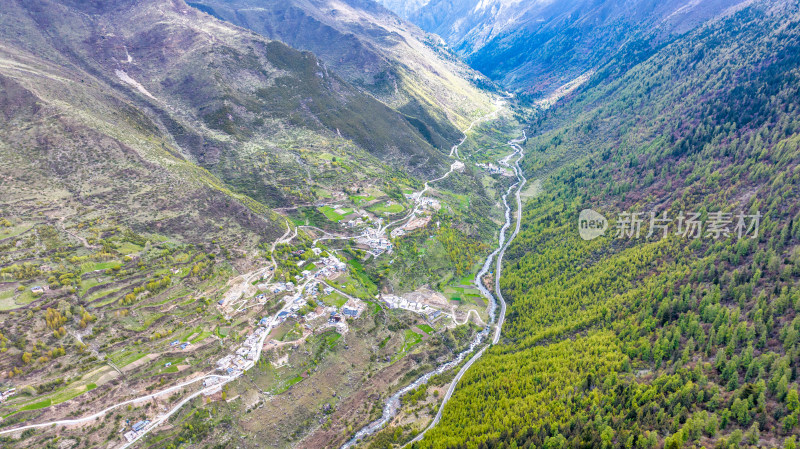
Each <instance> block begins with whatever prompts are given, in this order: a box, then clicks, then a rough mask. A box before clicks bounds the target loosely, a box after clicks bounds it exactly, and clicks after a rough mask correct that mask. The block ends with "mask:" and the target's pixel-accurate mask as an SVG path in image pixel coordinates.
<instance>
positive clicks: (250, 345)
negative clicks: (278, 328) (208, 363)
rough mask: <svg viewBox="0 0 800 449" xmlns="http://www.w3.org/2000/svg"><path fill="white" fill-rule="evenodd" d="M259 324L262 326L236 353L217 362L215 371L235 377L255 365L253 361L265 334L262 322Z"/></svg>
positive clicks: (265, 330)
mask: <svg viewBox="0 0 800 449" xmlns="http://www.w3.org/2000/svg"><path fill="white" fill-rule="evenodd" d="M260 324H262V326H259V327H258V328H257V329H256V330H255V332H253V333H252V334H250V335H249V336H248V337H247V339H246V340H245V341H244V344H242V346H241V347H239V349H237V350H236V352H234V353H233V354H228V355H226V356H225V357H223V358H221V359H219V360H217V370H219V371H223V372H224V373H225V374H227V375H236V374H240V373H242V372H244V371H247V370H248V369H250V368H252V367H253V366H254V365H255V360H256V358H257V357H258V354H259V348H258V345H259V343H260V342H261V337H262V336H263V335H264V333H265V332H267V328H266V327H264V320H262V322H261V323H260Z"/></svg>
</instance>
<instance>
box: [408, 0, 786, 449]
mask: <svg viewBox="0 0 800 449" xmlns="http://www.w3.org/2000/svg"><path fill="white" fill-rule="evenodd" d="M799 108H800V14H799V13H798V8H797V5H796V4H794V5H790V6H782V7H773V5H770V4H756V5H754V6H751V7H748V8H744V9H742V10H740V11H738V12H736V13H735V14H732V15H730V16H728V17H726V18H724V19H721V20H719V21H717V22H715V23H712V24H710V25H708V26H706V27H702V28H700V29H698V30H695V31H693V32H691V33H689V34H687V35H685V36H682V37H680V38H677V39H674V40H672V41H670V42H666V43H664V44H663V45H660V46H658V47H651V46H648V45H647V43H646V42H643V41H635V40H634V41H632V42H629V43H628V44H627V45H626V46H625V47H624V48H623V49H622V50H621V51H620V52H619V53H618V54H617V55H616V56H615V58H614V61H613V62H612V63H610V64H608V65H607V66H605V67H603V68H601V69H600V70H598V71H597V72H596V73H595V74H594V76H593V77H592V78H591V79H590V81H589V82H588V83H587V85H586V86H584V87H582V88H581V89H579V90H578V91H577V92H576V93H575V94H574V95H573V96H571V97H570V98H568V99H566V100H564V101H562V104H560V105H559V107H556V108H554V109H553V110H552V112H550V113H545V114H544V115H542V116H540V117H539V118H538V119H537V121H536V123H535V124H534V125H533V129H532V131H531V132H530V135H532V136H535V137H533V138H531V139H530V140H528V142H527V144H526V150H527V153H528V154H527V156H526V158H525V159H524V164H525V165H524V168H525V169H526V170H527V171H528V172H529V173H530V176H529V177H530V178H531V179H539V180H541V182H542V193H541V194H540V195H539V196H538V197H536V198H534V199H531V200H529V201H528V202H527V203H526V204H525V206H524V210H523V220H522V231H521V233H520V236H519V237H518V238H517V239H516V240H515V242H514V243H513V244H512V245H511V247H510V248H509V251H508V254H507V255H506V261H505V271H504V275H503V277H502V278H501V283H500V284H501V288H502V290H503V293H504V295H505V297H506V298H507V299H509V300H510V302H511V304H510V306H509V316H508V321H507V322H506V327H505V330H504V340H502V341H501V343H500V344H499V345H496V346H494V347H492V348H491V349H490V350H489V351H488V354H487V355H486V356H484V358H483V359H482V360H480V361H479V362H478V363H476V364H475V365H474V366H473V368H472V369H471V370H470V371H469V372H468V373H467V374H466V375H465V376H464V379H463V380H462V384H461V385H460V387H459V388H458V389H457V390H456V393H455V395H454V397H453V400H452V401H451V402H450V403H448V404H447V406H446V407H445V411H444V415H443V418H442V422H441V424H440V425H439V426H438V427H436V428H434V429H433V430H431V432H429V434H428V437H426V438H425V439H424V440H423V441H422V442H421V443H417V445H416V447H424V448H427V447H436V448H456V447H477V448H501V447H502V448H533V447H538V448H541V447H543V448H565V447H571V448H590V447H592V448H594V447H620V448H623V447H624V448H655V447H665V448H679V447H707V448H710V447H718V448H728V447H748V446H752V447H755V446H756V445H758V446H759V447H785V448H794V447H796V444H797V443H796V440H797V435H798V430H799V429H800V427H798V418H799V417H800V400H799V399H798V382H799V379H798V374H800V373H798V370H797V368H798V363H797V362H798V357H800V344H799V343H800V340H799V338H798V337H800V316H798V312H800V285H798V276H800V250H799V249H798V248H800V246H798V245H800V171H798V162H800V134H798V131H800V118H798V112H800V109H799ZM586 208H590V209H593V210H596V211H598V212H600V213H602V214H603V215H604V216H605V217H606V218H608V219H609V221H610V222H611V223H610V225H609V228H608V230H607V231H606V233H605V235H604V236H603V237H600V238H598V239H596V240H591V241H584V240H582V239H581V238H580V237H579V235H578V213H579V212H580V211H581V210H583V209H586ZM651 211H654V212H656V213H657V217H660V216H661V214H662V213H663V212H667V213H668V215H669V216H670V217H671V218H673V219H675V218H677V217H678V215H679V214H680V213H681V212H684V213H685V214H686V215H689V213H699V214H700V216H699V219H700V220H702V221H703V223H704V226H703V228H701V231H700V235H699V237H697V238H693V237H692V236H691V235H690V236H688V237H687V236H684V235H680V234H678V235H676V231H678V223H677V220H675V221H673V222H672V228H670V230H669V232H668V235H667V237H666V238H660V237H661V231H660V230H657V231H656V233H655V236H651V237H650V238H646V235H647V233H648V227H649V225H650V217H649V212H651ZM720 212H721V213H723V215H721V216H722V217H724V218H728V217H730V220H731V223H730V224H729V225H728V226H727V227H728V228H729V230H730V231H731V233H730V235H728V236H727V237H725V236H724V235H720V236H719V238H716V239H715V238H714V235H713V230H712V231H709V230H710V229H712V228H711V226H713V223H712V222H713V221H714V218H715V217H716V218H719V217H720V215H715V214H719V213H720ZM625 213H628V214H633V213H640V214H642V215H641V216H640V217H641V218H642V224H641V234H640V237H639V238H636V237H635V235H633V236H627V235H625V234H623V235H622V236H621V238H618V237H617V236H616V235H615V234H616V232H617V229H619V227H620V226H621V225H620V223H621V222H623V221H622V218H620V217H624V216H625V215H620V214H625ZM725 214H730V215H725ZM756 214H760V215H761V217H760V223H759V230H758V235H757V237H752V236H750V237H748V236H747V235H743V236H742V237H741V238H740V237H739V235H738V233H737V232H733V231H734V229H735V227H736V225H737V218H736V217H737V216H738V215H746V216H755V215H756ZM623 223H624V222H623ZM709 233H711V235H709ZM745 234H746V233H745Z"/></svg>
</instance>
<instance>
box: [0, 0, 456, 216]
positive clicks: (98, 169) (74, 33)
mask: <svg viewBox="0 0 800 449" xmlns="http://www.w3.org/2000/svg"><path fill="white" fill-rule="evenodd" d="M0 17H1V19H0V20H2V26H3V27H4V29H5V30H7V32H6V33H4V35H3V38H2V46H3V52H4V57H3V62H4V63H3V65H2V66H0V73H2V76H3V78H4V85H5V86H6V87H5V89H4V95H3V103H4V104H5V105H6V107H5V109H6V110H7V112H6V115H7V117H8V118H9V120H7V121H5V122H4V125H3V128H4V134H5V136H4V137H5V139H4V142H6V143H7V144H9V146H10V147H11V148H10V149H11V152H4V157H11V155H12V154H16V153H15V152H19V154H18V157H15V159H14V161H13V163H9V164H4V165H3V169H4V170H5V171H6V172H7V175H6V176H7V177H10V178H14V179H16V178H15V177H18V176H23V177H24V176H30V177H31V178H32V179H34V180H36V181H35V182H43V183H44V182H46V183H51V184H54V185H61V186H62V188H69V189H76V188H77V187H76V183H78V182H83V183H85V188H83V189H78V190H81V191H85V192H88V191H90V190H93V189H98V188H99V187H98V186H101V185H107V186H108V187H109V188H110V187H111V185H113V186H114V191H115V192H117V195H118V196H119V198H125V197H124V196H122V192H128V193H129V194H130V195H133V196H136V195H137V194H138V193H139V192H138V188H139V187H138V185H139V184H140V185H141V186H153V187H155V186H156V185H158V184H157V183H155V182H151V181H148V180H146V178H148V177H157V178H159V179H164V178H174V179H175V181H174V182H175V183H177V182H179V181H180V182H183V183H189V184H192V185H207V186H208V185H210V187H208V188H211V189H212V190H213V191H215V192H226V193H224V195H228V196H230V195H233V196H239V195H248V196H249V197H250V199H247V198H241V199H240V200H236V201H234V202H235V203H252V200H255V201H256V202H259V203H260V204H262V205H265V206H272V207H275V206H285V205H287V204H292V203H293V202H296V201H299V200H308V199H312V200H313V197H314V193H313V191H312V187H313V186H314V185H315V183H301V185H296V186H295V187H293V188H290V189H288V190H287V189H283V187H284V186H285V184H287V182H282V181H289V180H291V179H294V180H295V181H299V180H301V179H304V178H306V177H307V172H308V170H306V168H307V167H303V165H304V164H306V163H305V162H298V161H297V158H296V157H295V156H293V155H292V154H291V152H290V150H291V149H293V148H296V147H298V146H300V147H303V146H305V147H314V146H318V147H329V148H339V150H338V151H339V152H341V153H342V154H341V156H342V157H343V158H344V159H343V160H352V161H358V162H359V163H360V164H362V165H364V166H365V167H374V168H375V170H377V172H384V171H385V169H386V168H385V167H394V168H396V169H399V170H409V171H411V172H413V173H416V174H420V175H422V174H425V175H427V174H431V173H436V172H438V171H440V170H443V169H444V167H446V165H445V163H444V156H443V154H442V152H441V151H440V150H438V149H436V148H435V147H434V146H433V145H432V144H431V143H430V142H429V141H428V138H429V136H426V135H424V133H423V132H421V131H420V130H419V129H418V128H417V127H416V126H415V123H414V122H413V121H410V120H409V119H408V118H407V117H405V116H403V115H402V114H400V113H398V112H396V111H394V110H392V109H391V108H389V107H387V106H385V105H384V104H382V103H380V102H378V101H376V100H375V99H374V98H372V97H371V96H369V95H366V94H364V93H362V92H361V91H360V90H359V89H356V88H354V87H353V86H352V85H350V84H349V83H347V82H346V81H344V80H342V79H341V78H339V77H338V76H336V75H335V74H332V73H330V72H329V71H327V70H326V69H325V67H324V65H322V64H320V63H319V61H317V59H316V58H315V57H314V56H313V55H311V54H309V53H302V52H299V51H297V50H294V49H292V48H289V47H287V46H286V45H285V44H283V43H280V42H275V41H270V40H267V39H265V38H262V37H260V36H258V35H256V34H253V33H248V32H246V31H243V30H241V29H239V28H236V27H234V26H232V25H230V24H227V23H224V22H221V21H219V20H217V19H214V18H212V17H209V16H208V15H206V14H203V13H201V12H199V11H197V10H195V9H193V8H190V7H188V6H187V5H186V4H185V3H183V2H181V1H174V2H173V1H162V0H150V1H147V2H131V1H123V0H120V1H115V2H104V3H102V4H96V3H84V2H76V3H73V2H54V1H37V2H14V3H11V4H9V5H7V7H6V8H4V11H3V13H2V16H0ZM43 80H52V82H50V81H48V82H42V81H43ZM14 119H16V120H17V121H16V122H15V121H14ZM27 123H33V124H34V125H29V124H28V125H25V124H27ZM83 134H86V135H83ZM81 140H83V141H88V140H92V141H94V142H98V141H102V142H104V143H105V144H106V145H107V146H122V147H125V149H124V151H123V153H114V152H111V151H110V150H107V151H102V150H100V149H99V148H101V147H102V146H100V145H98V146H95V145H88V144H83V145H79V144H77V143H74V145H75V146H76V147H77V149H78V151H77V152H75V151H70V150H68V145H70V143H69V142H76V141H78V142H80V141H81ZM11 142H14V143H15V144H14V145H10V143H11ZM33 142H37V144H33ZM26 143H27V146H28V147H30V146H36V145H38V148H37V149H36V151H30V148H26V146H25V145H26ZM120 151H122V150H120ZM333 152H334V153H336V151H333ZM78 153H92V154H86V155H85V156H84V157H78V156H77V154H78ZM122 154H125V155H126V156H125V157H126V158H128V159H129V160H130V161H133V160H136V163H137V164H144V165H151V167H152V168H151V169H149V170H148V169H144V168H141V167H140V169H141V170H142V171H143V173H144V175H145V177H146V178H145V179H140V178H139V177H138V176H134V175H133V173H131V176H120V175H119V171H120V170H122V168H123V166H124V165H123V164H120V163H118V161H116V160H115V158H116V157H117V156H118V155H122ZM101 156H103V157H101ZM59 157H60V158H66V159H64V160H62V161H59V160H58V159H59ZM82 162H83V163H82ZM132 163H133V162H132ZM93 164H97V165H96V166H95V165H93ZM48 167H50V170H51V171H48V169H47V168H48ZM316 169H317V170H326V168H325V167H317V168H316ZM160 170H165V171H166V172H168V175H167V174H164V175H160V176H157V175H155V173H157V172H158V171H160ZM368 172H369V171H368ZM33 173H36V175H35V176H34V175H33ZM26 174H27V175H26ZM101 177H107V179H108V180H113V182H110V181H107V182H105V183H103V182H100V181H99V178H101ZM333 178H334V179H335V176H334V177H333ZM128 183H131V184H137V186H134V185H128ZM198 183H199V184H198ZM14 184H18V183H16V182H15V183H14ZM289 184H291V182H289ZM67 185H69V187H67ZM320 187H324V186H320ZM15 188H16V185H15ZM33 190H41V189H39V188H34V189H33ZM215 195H216V194H215ZM120 201H122V200H120ZM125 201H130V200H129V199H125ZM178 203H180V204H188V203H186V202H184V201H178ZM253 207H254V206H253ZM253 207H250V209H252V208H253ZM134 209H136V208H134ZM157 209H158V210H165V209H167V208H166V207H163V208H157ZM257 209H258V208H257ZM258 210H261V211H262V213H263V207H261V208H260V209H258ZM137 212H138V209H137ZM179 215H180V214H179ZM132 216H138V214H133V215H132Z"/></svg>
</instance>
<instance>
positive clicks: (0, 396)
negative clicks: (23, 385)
mask: <svg viewBox="0 0 800 449" xmlns="http://www.w3.org/2000/svg"><path fill="white" fill-rule="evenodd" d="M16 393H17V389H16V388H9V389H8V390H6V391H4V392H2V393H0V404H2V403H3V402H5V401H7V400H8V398H10V397H11V396H14V395H15V394H16Z"/></svg>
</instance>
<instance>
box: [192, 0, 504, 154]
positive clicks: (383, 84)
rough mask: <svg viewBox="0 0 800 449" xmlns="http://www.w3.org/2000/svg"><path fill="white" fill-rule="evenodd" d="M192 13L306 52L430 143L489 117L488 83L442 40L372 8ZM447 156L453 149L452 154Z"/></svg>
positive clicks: (327, 1) (351, 1) (227, 8)
mask: <svg viewBox="0 0 800 449" xmlns="http://www.w3.org/2000/svg"><path fill="white" fill-rule="evenodd" d="M190 4H191V5H193V6H195V7H197V8H199V9H200V10H202V11H206V12H208V13H209V14H212V15H214V16H216V17H221V18H223V19H225V20H227V21H230V22H231V23H234V24H236V25H239V26H242V27H245V28H248V29H251V30H253V31H255V32H257V33H259V34H262V35H264V36H266V37H268V38H270V39H277V40H281V41H283V42H286V43H287V44H289V45H290V46H292V47H294V48H298V49H302V50H309V51H311V52H313V53H314V54H315V55H317V56H318V57H319V58H320V59H321V60H322V61H324V62H325V64H326V66H327V67H329V68H330V69H331V70H333V71H334V72H336V73H337V74H338V75H340V76H341V77H342V78H343V79H345V80H347V81H349V82H350V83H352V84H353V85H355V86H359V87H361V88H362V89H364V90H365V91H366V92H368V93H370V94H371V95H373V96H374V97H375V98H377V99H379V100H380V101H382V102H384V103H385V104H387V105H388V106H390V107H392V108H394V109H396V110H397V111H399V112H401V113H402V114H404V115H406V116H408V117H409V118H410V120H411V121H413V123H414V124H415V126H417V127H418V128H419V129H420V130H421V132H422V133H423V134H424V135H426V136H427V137H428V139H429V141H430V142H431V143H433V144H434V145H436V146H437V147H447V146H448V145H451V144H452V142H453V141H454V140H458V139H459V138H460V132H459V131H458V129H460V128H464V127H466V126H467V124H468V123H469V122H470V121H472V119H474V118H476V117H478V116H480V115H481V114H483V113H486V112H488V111H490V110H491V108H492V106H491V104H490V102H489V99H488V97H487V96H486V95H485V93H483V92H481V91H480V90H479V89H478V88H476V85H481V86H488V83H487V81H486V79H485V78H484V77H483V76H482V75H480V74H479V73H477V72H475V71H474V70H472V69H470V68H469V67H467V66H466V65H464V64H463V63H462V62H460V60H458V59H457V58H456V57H455V56H454V55H453V54H452V53H450V52H449V51H448V50H447V49H446V47H445V46H443V45H442V44H441V42H440V40H439V39H438V38H437V37H435V36H431V35H428V34H426V33H424V32H423V31H421V30H420V29H419V28H417V27H416V26H414V25H411V24H410V23H406V22H404V21H403V20H401V19H400V18H398V17H397V16H396V15H394V14H393V13H391V12H390V11H389V10H387V9H385V8H382V7H381V6H379V5H378V4H376V3H375V2H373V1H371V0H291V1H278V0H269V1H260V0H234V1H221V0H198V1H195V2H190ZM448 149H449V147H448Z"/></svg>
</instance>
